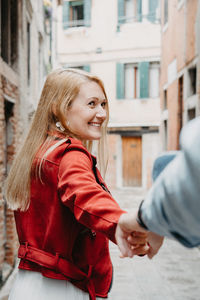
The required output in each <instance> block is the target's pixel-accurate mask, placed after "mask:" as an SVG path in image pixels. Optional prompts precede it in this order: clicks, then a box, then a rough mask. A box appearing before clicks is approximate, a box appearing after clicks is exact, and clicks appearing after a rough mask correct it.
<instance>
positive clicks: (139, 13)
mask: <svg viewBox="0 0 200 300" xmlns="http://www.w3.org/2000/svg"><path fill="white" fill-rule="evenodd" d="M137 21H138V22H142V0H137Z"/></svg>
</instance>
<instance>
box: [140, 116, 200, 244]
mask: <svg viewBox="0 0 200 300" xmlns="http://www.w3.org/2000/svg"><path fill="white" fill-rule="evenodd" d="M142 219H143V221H144V223H145V224H146V225H147V227H148V228H149V230H150V231H153V232H156V233H158V234H160V235H162V236H169V237H173V238H175V239H177V240H178V241H179V242H180V243H182V244H183V245H184V246H186V247H195V246H197V245H200V118H196V119H195V120H193V121H191V122H189V123H188V124H187V125H186V126H185V128H184V129H183V131H182V134H181V151H180V152H179V153H178V155H177V157H176V158H175V159H174V160H173V161H172V162H171V163H170V164H169V165H168V166H167V167H166V168H165V170H164V171H163V172H162V173H161V175H160V176H159V177H158V178H157V180H156V181H155V183H154V185H153V186H152V188H151V189H150V191H149V193H148V194H147V197H146V199H145V201H144V203H143V205H142Z"/></svg>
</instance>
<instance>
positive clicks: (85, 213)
mask: <svg viewBox="0 0 200 300" xmlns="http://www.w3.org/2000/svg"><path fill="white" fill-rule="evenodd" d="M58 192H59V195H60V199H61V201H62V203H63V204H64V205H66V206H67V207H69V208H70V210H71V211H72V212H73V214H74V216H75V218H76V220H77V221H78V222H79V223H81V224H83V225H85V226H86V227H88V228H90V229H93V230H95V231H98V232H101V233H103V234H104V235H106V236H107V237H108V238H109V239H110V240H112V241H113V242H115V238H114V235H115V229H116V225H117V223H118V220H119V217H120V215H121V214H122V213H124V211H123V210H122V209H121V208H120V207H119V205H118V204H117V202H116V201H115V200H114V199H113V198H112V196H111V195H110V194H109V193H108V192H106V191H104V190H103V189H102V187H101V186H100V185H99V184H98V183H97V182H96V179H95V176H94V173H93V170H92V161H91V160H90V158H89V157H88V156H87V155H86V154H85V153H83V152H81V151H69V152H67V153H66V154H65V155H64V156H63V158H62V160H61V163H60V167H59V174H58Z"/></svg>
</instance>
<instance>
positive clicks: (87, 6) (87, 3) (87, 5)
mask: <svg viewBox="0 0 200 300" xmlns="http://www.w3.org/2000/svg"><path fill="white" fill-rule="evenodd" d="M84 20H85V26H86V27H90V26H91V0H84Z"/></svg>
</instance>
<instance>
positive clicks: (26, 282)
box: [8, 270, 102, 300]
mask: <svg viewBox="0 0 200 300" xmlns="http://www.w3.org/2000/svg"><path fill="white" fill-rule="evenodd" d="M27 299H28V300H73V299H75V300H89V294H88V293H86V292H84V291H82V290H80V289H79V288H77V287H76V286H74V285H73V284H72V283H71V282H69V281H66V280H57V279H51V278H47V277H44V276H42V274H41V273H39V272H33V271H26V270H19V271H18V273H17V276H16V279H15V282H14V285H13V287H12V289H11V292H10V295H9V298H8V300H27ZM97 299H102V298H97Z"/></svg>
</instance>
